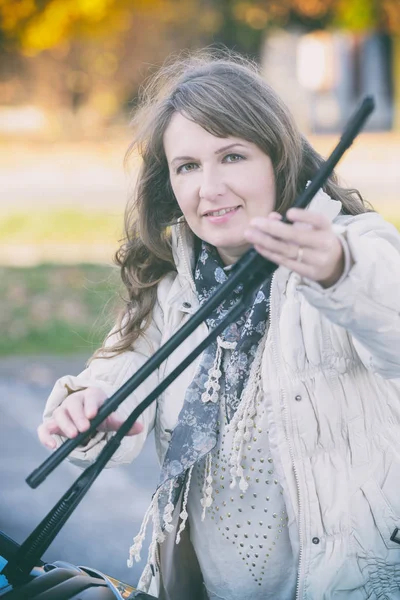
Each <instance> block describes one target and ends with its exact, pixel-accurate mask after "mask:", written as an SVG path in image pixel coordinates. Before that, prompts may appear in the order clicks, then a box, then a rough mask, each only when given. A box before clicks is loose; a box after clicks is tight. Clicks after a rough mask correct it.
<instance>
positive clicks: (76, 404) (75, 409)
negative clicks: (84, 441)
mask: <svg viewBox="0 0 400 600" xmlns="http://www.w3.org/2000/svg"><path fill="white" fill-rule="evenodd" d="M84 398H85V397H84V394H83V393H80V394H73V395H72V396H71V397H70V398H67V400H65V401H64V403H63V407H64V408H65V410H66V412H67V414H68V416H69V417H70V419H71V421H72V422H73V423H74V424H75V426H76V428H77V429H78V431H80V432H82V431H87V430H88V429H89V427H90V421H89V419H88V418H87V416H86V414H85V410H84Z"/></svg>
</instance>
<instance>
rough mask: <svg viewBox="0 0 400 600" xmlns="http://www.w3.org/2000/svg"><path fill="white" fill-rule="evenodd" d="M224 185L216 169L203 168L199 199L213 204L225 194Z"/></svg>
mask: <svg viewBox="0 0 400 600" xmlns="http://www.w3.org/2000/svg"><path fill="white" fill-rule="evenodd" d="M226 188H227V186H226V183H225V181H224V179H223V177H222V176H221V173H220V172H219V171H218V169H212V168H203V170H202V173H201V180H200V187H199V197H200V199H203V200H208V201H210V202H213V201H215V200H217V199H218V198H219V197H220V196H223V195H224V194H225V192H226Z"/></svg>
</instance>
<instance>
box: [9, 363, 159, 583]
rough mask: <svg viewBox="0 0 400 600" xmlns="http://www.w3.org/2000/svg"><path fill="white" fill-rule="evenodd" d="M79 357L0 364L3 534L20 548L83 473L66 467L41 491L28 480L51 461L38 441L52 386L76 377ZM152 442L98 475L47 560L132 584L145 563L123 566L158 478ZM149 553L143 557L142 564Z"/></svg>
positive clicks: (58, 471) (79, 365)
mask: <svg viewBox="0 0 400 600" xmlns="http://www.w3.org/2000/svg"><path fill="white" fill-rule="evenodd" d="M83 363H84V358H83V357H77V358H72V359H65V358H54V357H43V358H40V359H37V360H35V359H30V358H28V359H26V358H12V359H0V452H1V460H0V482H1V483H0V529H1V530H3V531H4V532H5V533H6V534H7V535H9V536H10V537H12V538H14V539H15V540H16V541H17V542H20V543H21V542H22V541H23V540H24V539H25V538H26V537H27V536H28V535H29V533H30V532H31V531H32V530H33V529H34V527H35V526H36V525H37V524H38V523H39V522H40V521H41V520H42V519H43V517H44V516H45V515H46V514H47V512H48V511H49V510H50V509H51V508H52V506H53V505H54V504H55V503H56V501H57V500H58V499H59V498H60V497H61V496H62V494H63V493H64V492H65V491H66V490H67V489H68V487H69V486H70V485H71V483H72V482H73V481H74V479H75V478H76V477H77V476H78V474H79V473H80V471H79V469H77V468H76V467H74V466H73V465H71V464H69V463H67V462H65V463H63V464H62V465H60V466H59V467H58V468H57V469H56V470H55V471H54V472H53V473H52V475H50V476H49V477H48V478H47V479H46V481H45V482H43V483H42V485H41V486H39V488H37V489H36V490H32V489H31V488H30V487H29V486H28V485H27V484H26V483H25V478H26V477H27V475H28V474H29V473H30V472H31V471H32V470H33V469H34V468H36V467H37V466H38V465H39V464H40V463H41V462H42V461H43V460H44V459H45V458H46V456H47V455H48V454H47V451H46V450H45V449H44V448H43V447H42V446H41V445H40V444H39V442H38V440H37V437H36V427H37V425H38V424H39V422H40V420H41V413H42V410H43V405H44V401H45V399H46V397H47V395H48V393H49V392H50V390H51V385H52V383H53V382H54V380H55V379H56V378H57V377H58V376H60V375H62V374H65V373H72V374H75V373H77V372H78V371H79V370H80V369H81V367H82V365H83ZM152 442H153V440H152V439H150V440H149V441H148V444H147V447H146V449H145V451H144V452H143V453H142V455H141V456H140V457H139V458H138V459H137V460H136V461H135V463H134V464H132V465H129V466H127V467H120V468H117V469H109V470H106V471H105V472H103V473H102V474H101V475H100V477H99V478H98V479H97V481H96V482H95V483H94V484H93V486H92V488H91V489H90V491H89V492H88V494H87V495H86V497H85V498H84V499H83V500H82V503H81V504H80V505H79V507H78V508H77V509H76V511H75V513H74V514H73V515H72V517H71V518H70V520H69V521H68V522H67V524H66V525H65V527H64V528H63V530H62V531H61V532H60V533H59V534H58V536H57V538H56V539H55V540H54V542H53V544H52V545H51V546H50V548H49V550H48V551H47V554H46V555H45V557H46V558H47V559H48V560H66V561H69V562H71V563H74V564H81V565H88V566H91V567H95V568H97V569H99V570H100V571H103V572H104V573H108V574H110V575H112V576H114V577H117V578H119V579H121V580H124V581H127V582H130V583H132V584H135V583H137V580H138V577H139V575H140V572H141V569H142V568H143V565H144V562H143V561H142V562H141V563H139V564H136V565H135V566H134V568H133V569H128V568H127V567H126V559H127V556H128V548H129V546H130V544H131V541H132V538H133V536H134V535H136V533H137V531H138V529H139V526H140V523H141V519H142V516H143V514H144V512H145V510H146V508H147V506H148V503H149V501H150V499H151V494H152V492H153V491H154V486H155V484H156V481H157V477H158V464H157V460H156V457H155V452H154V447H153V443H152ZM145 556H146V553H143V554H142V557H145Z"/></svg>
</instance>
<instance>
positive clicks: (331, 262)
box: [245, 208, 344, 288]
mask: <svg viewBox="0 0 400 600" xmlns="http://www.w3.org/2000/svg"><path fill="white" fill-rule="evenodd" d="M287 217H288V219H290V221H291V222H292V223H293V225H290V224H288V223H282V222H281V219H282V216H281V215H280V214H279V213H276V212H272V213H270V214H269V215H268V217H266V218H263V217H257V218H255V219H252V220H251V222H250V227H249V228H248V229H246V231H245V237H246V239H247V240H248V241H249V242H251V243H252V244H253V245H254V248H255V249H256V250H257V252H259V253H260V254H261V255H262V256H264V257H265V258H267V259H269V260H271V261H272V262H274V263H276V264H277V265H282V266H284V267H287V268H288V269H290V270H291V271H295V272H296V273H298V274H299V275H302V276H303V277H307V278H308V279H312V280H313V281H316V282H318V283H319V284H320V285H322V286H323V287H324V288H328V287H331V286H332V285H334V284H335V283H336V282H337V281H338V280H339V279H340V277H341V275H342V273H343V270H344V252H343V247H342V244H341V243H340V241H339V239H338V237H337V236H336V235H335V233H334V232H333V230H332V224H331V221H330V220H329V219H328V218H327V217H325V216H324V215H321V214H318V213H313V212H311V211H309V210H304V209H301V208H291V209H289V210H288V212H287Z"/></svg>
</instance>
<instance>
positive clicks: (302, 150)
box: [96, 50, 368, 356]
mask: <svg viewBox="0 0 400 600" xmlns="http://www.w3.org/2000/svg"><path fill="white" fill-rule="evenodd" d="M176 112H179V113H181V114H184V116H185V117H186V118H188V119H191V120H193V121H194V122H195V123H197V124H198V125H200V126H201V127H203V128H204V129H205V130H206V131H208V132H209V133H212V134H213V135H216V136H218V137H228V136H234V137H239V138H241V139H244V140H247V141H250V142H253V143H255V144H256V145H257V146H258V147H259V148H260V149H261V150H263V151H264V152H265V153H266V154H268V156H269V157H270V158H271V161H272V164H273V168H274V173H275V178H276V199H277V200H276V202H277V203H276V207H275V210H277V211H279V212H280V213H281V214H284V213H285V212H286V211H287V210H288V208H289V207H290V206H291V205H292V204H293V201H294V199H295V198H296V197H297V196H298V194H299V193H300V192H301V191H302V190H303V189H304V187H305V186H306V183H307V181H309V180H311V179H312V178H313V176H314V174H315V173H316V171H317V170H318V169H319V167H320V165H321V164H322V162H323V159H322V157H321V156H320V155H319V154H318V153H317V152H316V151H315V150H314V148H312V146H311V145H310V143H309V142H308V141H307V140H306V139H305V137H304V136H303V135H302V134H301V133H300V131H299V130H298V128H297V126H296V124H295V122H294V120H293V117H292V115H291V114H290V112H289V110H288V108H287V107H286V106H285V104H284V103H283V101H282V100H281V99H280V98H279V97H278V96H277V94H276V93H275V92H274V91H273V90H272V89H271V87H270V86H269V85H268V84H267V82H266V81H265V79H264V78H263V77H262V76H261V74H260V72H259V69H258V67H257V65H256V64H255V63H253V62H250V61H249V60H247V59H245V58H243V57H241V56H238V55H237V54H233V53H231V52H228V51H226V52H222V53H221V52H220V51H219V52H215V51H211V50H206V51H201V52H196V53H194V54H189V55H186V56H180V57H178V58H174V59H173V60H172V61H170V62H169V63H167V64H166V65H164V66H163V67H162V68H161V69H160V70H159V71H158V73H157V74H156V75H155V76H153V77H152V78H151V79H150V81H149V82H148V83H147V85H145V86H144V87H143V90H142V92H141V96H140V102H139V107H138V109H137V110H136V113H135V116H134V119H133V123H132V124H133V131H134V139H133V141H132V143H131V144H130V146H129V149H128V152H127V156H126V159H128V158H129V157H130V156H131V155H132V154H135V155H136V153H138V154H139V156H140V158H141V168H140V172H139V177H138V181H137V185H136V188H135V192H134V194H133V195H132V197H131V199H130V201H129V202H128V204H127V207H126V212H125V238H124V240H123V243H122V245H121V246H120V248H119V250H118V252H117V254H116V263H117V265H118V266H119V267H120V269H121V277H122V281H123V283H124V285H125V287H126V291H127V298H126V300H125V302H124V308H123V310H122V312H121V314H120V317H119V321H118V324H117V327H116V329H115V330H114V333H116V334H117V335H112V337H111V338H110V339H108V340H106V342H105V344H104V346H103V348H101V349H100V351H99V352H101V354H102V355H103V356H112V355H115V354H119V353H121V352H125V351H127V350H130V349H132V346H133V344H134V342H135V341H136V340H137V338H138V337H139V336H140V335H142V334H143V333H144V331H145V330H146V328H147V326H148V325H149V323H150V319H151V313H152V309H153V307H154V303H155V300H156V292H157V285H158V283H159V282H160V281H161V279H162V278H163V277H164V276H165V275H166V274H167V273H168V272H171V271H173V270H174V269H175V265H174V261H173V257H172V250H171V242H170V235H169V231H170V227H171V225H173V224H174V223H176V221H177V219H178V218H179V217H180V216H181V215H182V213H181V211H180V209H179V206H178V203H177V201H176V199H175V196H174V194H173V191H172V188H171V185H170V179H169V170H168V164H167V160H166V157H165V152H164V146H163V136H164V132H165V130H166V128H167V127H168V124H169V122H170V120H171V117H172V115H173V114H174V113H176ZM324 190H325V191H326V193H327V194H329V196H331V197H332V198H335V199H336V200H340V201H341V202H342V212H343V213H345V214H350V215H356V214H359V213H363V212H366V211H367V210H368V208H367V207H366V205H365V203H364V201H363V199H362V197H361V195H360V194H359V192H358V191H357V190H354V189H345V188H343V187H341V186H340V185H339V183H338V180H337V177H336V175H334V174H333V175H332V176H331V177H330V178H329V179H328V181H327V182H326V184H325V186H324ZM96 354H97V353H96Z"/></svg>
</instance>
